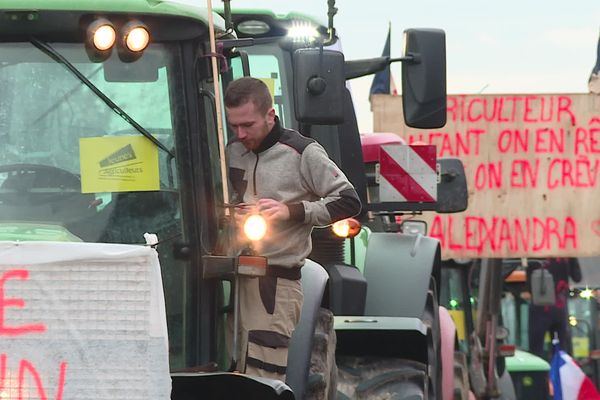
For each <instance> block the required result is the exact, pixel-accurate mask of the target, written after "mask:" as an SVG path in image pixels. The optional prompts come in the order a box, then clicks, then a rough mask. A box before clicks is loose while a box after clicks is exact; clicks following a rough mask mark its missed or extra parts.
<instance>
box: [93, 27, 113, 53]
mask: <svg viewBox="0 0 600 400" xmlns="http://www.w3.org/2000/svg"><path fill="white" fill-rule="evenodd" d="M116 38H117V33H116V32H115V28H113V27H112V26H110V25H102V26H100V27H99V28H98V29H96V32H94V39H93V42H94V47H96V48H97V49H98V50H100V51H105V50H108V49H110V48H111V47H113V45H114V44H115V39H116Z"/></svg>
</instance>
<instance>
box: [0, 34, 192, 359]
mask: <svg viewBox="0 0 600 400" xmlns="http://www.w3.org/2000/svg"><path fill="white" fill-rule="evenodd" d="M50 46H51V47H52V48H53V49H54V51H55V52H56V53H58V54H60V55H61V56H62V57H64V59H66V60H67V61H68V63H69V64H71V65H72V67H74V68H76V70H77V71H78V72H79V73H81V74H82V75H83V76H84V77H86V78H87V79H88V80H89V81H90V82H91V83H93V86H95V87H96V88H97V89H98V90H99V91H101V92H102V93H104V95H106V97H108V98H109V99H110V100H111V101H112V102H113V103H114V104H115V105H116V106H117V107H109V106H108V105H107V104H106V102H105V101H103V100H102V99H101V96H99V95H98V93H95V92H94V91H93V90H91V89H90V87H88V86H87V85H85V84H84V82H83V81H85V79H83V81H82V79H80V78H78V77H77V76H76V75H75V74H74V73H73V71H70V70H69V69H67V68H66V67H65V64H64V63H60V62H57V60H56V59H54V58H52V57H50V55H49V54H48V53H46V52H44V51H42V50H40V49H39V48H38V47H36V46H34V45H33V44H32V43H27V42H18V43H8V42H3V43H0V93H2V95H1V96H0V240H10V241H12V240H47V241H83V242H105V243H126V244H142V243H145V240H144V233H146V232H149V233H156V234H157V235H158V237H159V240H165V239H171V238H178V239H181V236H182V234H183V228H182V222H181V207H180V199H179V184H178V178H177V177H178V174H177V170H176V163H175V159H174V157H173V155H172V154H175V140H174V138H175V137H176V136H179V135H183V134H185V133H186V132H178V129H185V128H178V127H181V126H183V127H185V126H187V125H186V124H185V123H181V122H179V123H177V121H185V112H186V111H185V110H186V108H185V103H184V97H183V93H184V90H183V88H182V85H183V83H182V80H181V79H180V76H181V65H180V58H181V55H180V51H181V50H180V47H179V45H178V44H176V43H173V44H159V43H152V44H150V46H149V47H148V48H147V49H146V50H145V51H144V53H143V55H142V56H141V58H139V59H138V60H136V61H133V62H131V60H129V61H130V62H123V61H121V59H120V58H119V56H118V54H117V52H116V50H115V51H113V54H112V55H111V57H110V58H109V59H107V60H105V61H103V62H93V61H91V60H90V57H89V56H88V54H87V52H86V50H85V47H84V45H83V44H82V43H50ZM119 109H122V110H123V111H124V112H125V113H126V114H127V115H129V116H130V117H131V119H129V120H128V119H127V118H123V117H122V116H120V115H118V114H117V112H115V110H117V111H118V110H119ZM132 120H133V121H135V122H136V123H137V124H139V126H141V127H143V129H142V130H144V129H145V130H146V131H147V132H149V133H150V134H151V135H152V136H153V137H155V138H156V139H157V141H158V142H160V143H161V144H162V145H164V146H163V147H164V148H165V149H167V150H169V151H165V150H164V149H161V148H159V147H158V146H157V144H155V143H153V142H152V141H151V140H149V139H148V138H147V137H145V136H144V135H142V134H141V133H140V129H137V128H136V127H134V126H133V124H132ZM159 250H160V247H159ZM159 256H160V260H161V266H162V270H163V284H164V286H165V297H166V303H167V314H168V315H167V318H168V326H169V329H170V332H169V337H170V349H171V363H172V365H173V366H181V365H183V363H184V356H183V355H184V350H185V349H184V338H183V336H182V335H183V332H182V325H183V320H184V317H183V316H184V314H185V312H186V310H185V307H187V303H188V300H187V297H186V296H188V294H186V291H185V290H184V287H185V281H184V279H185V278H184V277H183V275H182V274H181V272H178V271H181V270H183V268H174V267H177V265H176V264H177V263H181V262H182V261H177V260H174V259H173V257H172V254H171V252H168V251H159Z"/></svg>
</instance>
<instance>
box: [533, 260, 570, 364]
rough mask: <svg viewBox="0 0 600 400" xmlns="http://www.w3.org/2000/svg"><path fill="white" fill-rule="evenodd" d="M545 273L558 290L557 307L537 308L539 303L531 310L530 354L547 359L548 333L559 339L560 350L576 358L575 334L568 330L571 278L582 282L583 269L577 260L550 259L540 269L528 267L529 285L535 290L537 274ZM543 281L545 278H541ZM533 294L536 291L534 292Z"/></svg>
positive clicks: (556, 290)
mask: <svg viewBox="0 0 600 400" xmlns="http://www.w3.org/2000/svg"><path fill="white" fill-rule="evenodd" d="M540 269H542V270H545V271H547V272H548V273H550V276H552V281H553V282H554V285H553V286H554V287H551V288H549V289H550V290H553V291H554V299H555V300H554V304H547V305H536V304H535V301H533V303H532V304H531V305H530V306H529V351H531V352H532V353H533V354H535V355H537V356H540V357H542V358H547V359H548V357H547V355H546V353H545V351H544V339H545V336H546V332H550V334H551V336H550V337H553V336H554V334H557V335H558V339H559V340H560V347H561V348H562V349H563V350H564V351H566V352H567V353H570V354H572V350H571V348H572V345H571V334H570V331H569V327H568V317H569V312H568V309H567V299H568V296H569V278H571V279H572V280H573V281H574V282H579V281H581V269H580V266H579V261H578V260H577V258H546V259H545V260H544V261H543V262H542V263H541V265H540V266H536V267H532V266H528V267H527V271H526V273H527V282H528V284H529V286H530V287H532V286H533V283H534V282H533V280H535V279H536V278H535V277H533V272H534V271H535V270H540ZM539 277H540V278H541V277H542V275H539ZM532 292H533V290H532Z"/></svg>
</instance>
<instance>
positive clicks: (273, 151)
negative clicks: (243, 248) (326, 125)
mask: <svg viewBox="0 0 600 400" xmlns="http://www.w3.org/2000/svg"><path fill="white" fill-rule="evenodd" d="M226 151H227V161H228V166H229V180H230V183H231V187H232V189H233V190H232V201H233V202H238V203H239V202H244V203H249V204H255V203H256V202H257V201H258V200H259V199H273V200H277V201H280V202H282V203H284V204H286V205H287V206H288V209H289V211H290V219H289V220H288V221H281V222H278V223H276V224H275V225H274V226H268V228H267V234H266V235H265V237H264V238H263V239H262V240H261V241H260V242H259V243H256V244H255V246H254V247H255V249H256V250H257V252H258V253H259V254H260V255H262V256H266V257H267V258H268V262H269V265H275V266H280V267H287V268H294V267H301V266H302V265H304V260H305V258H306V257H307V256H308V255H309V254H310V251H311V248H312V243H311V238H310V233H311V231H312V228H313V226H326V225H329V224H331V223H333V222H335V221H339V220H341V219H344V218H348V217H351V216H354V215H356V214H358V213H359V212H360V207H361V205H360V200H359V198H358V195H357V194H356V191H355V190H354V187H353V186H352V184H351V183H350V182H349V181H348V179H347V178H346V176H345V175H344V173H343V172H342V171H341V170H340V169H339V168H338V167H337V165H335V163H334V162H333V161H331V160H330V159H329V156H328V155H327V152H326V151H325V149H323V147H322V146H321V145H320V144H319V143H317V142H316V141H315V140H313V139H310V138H307V137H305V136H302V135H301V134H300V133H298V132H296V131H294V130H291V129H284V128H282V127H281V126H280V124H279V119H277V118H276V119H275V126H274V127H273V129H272V130H271V132H269V134H268V135H267V136H266V137H265V139H264V140H263V142H262V143H261V145H260V146H259V148H258V149H256V150H248V149H246V148H245V147H244V145H243V144H242V143H240V142H238V141H233V142H230V143H229V144H228V145H227V149H226Z"/></svg>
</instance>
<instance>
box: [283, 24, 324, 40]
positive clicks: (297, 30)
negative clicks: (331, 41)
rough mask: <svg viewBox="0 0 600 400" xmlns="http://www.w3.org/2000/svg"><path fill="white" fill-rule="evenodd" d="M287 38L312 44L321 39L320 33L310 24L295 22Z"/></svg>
mask: <svg viewBox="0 0 600 400" xmlns="http://www.w3.org/2000/svg"><path fill="white" fill-rule="evenodd" d="M287 36H288V38H290V39H292V40H293V41H294V42H310V41H312V40H315V39H316V38H317V37H319V31H318V30H317V28H316V27H315V26H314V25H312V24H311V23H310V22H305V21H293V22H292V25H291V26H290V28H289V29H288V32H287Z"/></svg>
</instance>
